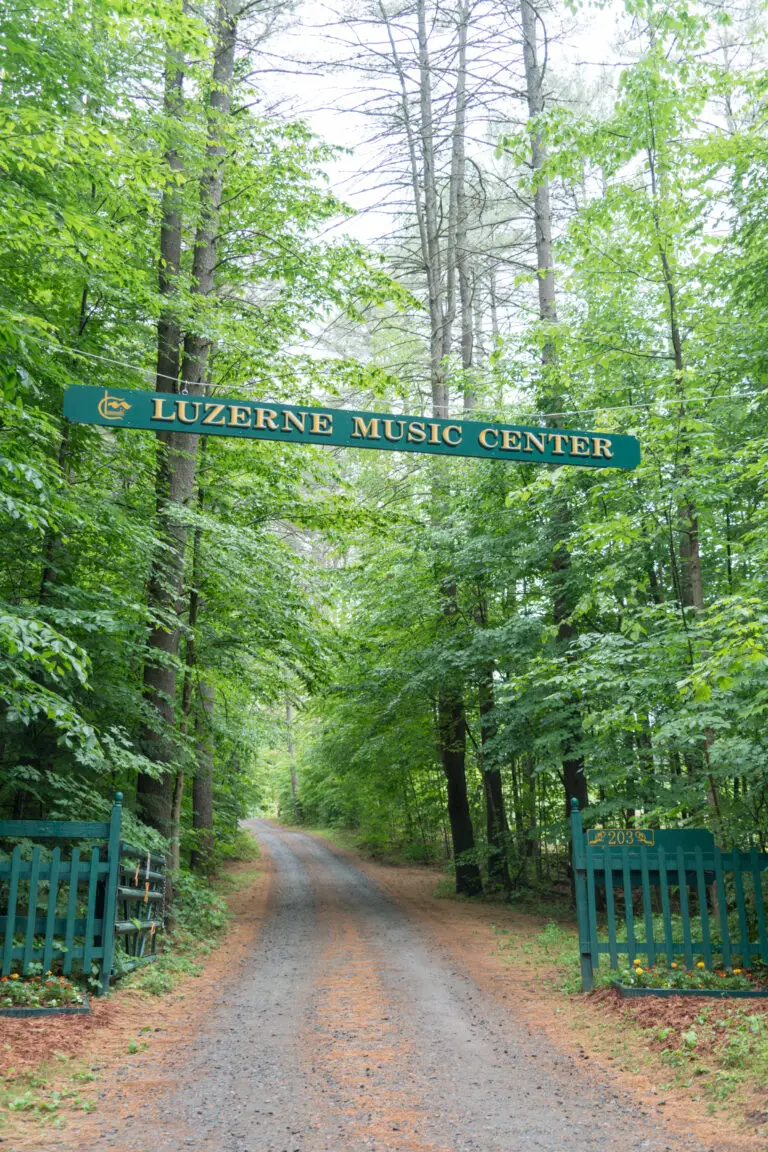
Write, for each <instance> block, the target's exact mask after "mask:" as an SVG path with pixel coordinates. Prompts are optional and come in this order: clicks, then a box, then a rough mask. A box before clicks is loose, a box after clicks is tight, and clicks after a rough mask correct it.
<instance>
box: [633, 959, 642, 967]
mask: <svg viewBox="0 0 768 1152" xmlns="http://www.w3.org/2000/svg"><path fill="white" fill-rule="evenodd" d="M632 963H633V964H634V966H635V968H637V966H638V964H639V963H640V961H639V960H633V961H632Z"/></svg>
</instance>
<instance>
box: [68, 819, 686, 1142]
mask: <svg viewBox="0 0 768 1152" xmlns="http://www.w3.org/2000/svg"><path fill="white" fill-rule="evenodd" d="M251 827H252V829H253V831H254V832H255V834H256V835H257V836H258V838H259V840H260V841H261V843H262V845H263V847H264V848H265V849H266V851H267V852H268V853H269V855H270V856H271V859H272V864H273V868H274V880H273V884H272V889H271V896H270V912H269V916H268V918H267V920H266V923H265V925H264V927H263V929H262V931H261V932H260V934H259V938H258V941H257V944H256V947H255V950H254V952H253V954H252V955H251V956H250V957H249V959H248V961H247V963H246V964H245V965H244V966H243V969H242V973H241V974H233V975H232V977H231V978H229V979H227V980H226V981H223V987H224V988H225V989H226V991H225V993H224V998H223V1000H222V1001H221V1002H220V1004H219V1005H218V1006H217V1007H216V1009H215V1010H214V1011H213V1012H212V1013H210V1014H209V1016H208V1017H207V1019H206V1021H205V1024H204V1026H203V1029H202V1031H199V1032H194V1033H191V1034H190V1036H189V1041H188V1043H187V1045H186V1047H185V1048H184V1049H183V1050H182V1051H180V1052H178V1053H177V1054H176V1057H175V1061H174V1063H175V1067H174V1074H175V1078H174V1082H173V1086H172V1088H169V1087H168V1086H165V1085H158V1092H157V1098H156V1099H154V1100H153V1101H152V1105H151V1106H150V1107H142V1108H140V1110H139V1111H138V1113H137V1114H133V1115H131V1114H130V1113H129V1114H128V1116H127V1117H126V1116H123V1117H121V1120H120V1121H119V1124H118V1127H113V1126H112V1124H111V1123H110V1120H109V1118H108V1117H107V1116H104V1117H103V1119H102V1123H101V1124H100V1129H101V1131H100V1134H99V1138H98V1140H97V1142H96V1144H95V1145H94V1144H93V1143H91V1144H90V1147H91V1148H93V1147H94V1146H95V1147H98V1148H103V1149H119V1150H120V1152H181V1150H183V1149H194V1150H196V1152H208V1150H209V1149H216V1150H217V1152H368V1150H371V1152H385V1150H386V1152H474V1150H477V1152H532V1150H535V1149H548V1150H552V1152H565V1150H566V1149H567V1150H568V1152H586V1150H587V1149H595V1150H597V1149H600V1150H601V1152H604V1150H605V1149H606V1148H611V1149H614V1150H615V1152H640V1150H643V1152H662V1150H668V1152H703V1146H702V1145H701V1144H697V1143H695V1142H688V1141H685V1140H681V1139H679V1138H674V1137H672V1136H670V1135H669V1134H668V1133H667V1132H665V1131H664V1130H662V1128H661V1127H660V1126H659V1125H660V1121H659V1120H658V1119H656V1117H654V1116H650V1115H649V1114H647V1113H646V1112H645V1110H643V1109H641V1108H639V1107H638V1106H637V1105H635V1104H633V1103H631V1102H629V1101H628V1099H627V1098H623V1097H618V1096H617V1095H616V1093H615V1091H614V1090H613V1089H611V1088H610V1087H609V1086H608V1085H607V1084H606V1083H604V1082H601V1080H600V1078H599V1076H598V1075H595V1074H593V1072H592V1070H591V1068H590V1067H589V1066H588V1065H585V1064H584V1062H582V1061H578V1060H574V1059H572V1058H571V1057H569V1056H565V1055H563V1054H562V1053H561V1052H558V1051H557V1050H556V1049H555V1048H553V1046H552V1045H551V1044H550V1043H549V1041H547V1040H546V1039H544V1038H543V1037H542V1036H540V1035H536V1034H533V1035H531V1034H530V1032H529V1030H528V1028H527V1027H526V1026H525V1025H524V1024H523V1023H522V1022H520V1021H517V1020H516V1019H515V1017H514V1015H513V1009H506V1008H504V1007H503V1006H500V1005H499V1004H498V1003H496V1002H493V1001H490V1000H486V999H484V997H483V995H482V994H481V993H480V991H479V989H478V987H477V986H476V985H475V984H474V983H473V982H472V981H471V980H470V979H468V978H467V977H466V976H463V975H461V974H459V973H458V972H456V971H455V970H453V967H452V964H451V962H450V959H449V958H448V957H447V956H446V954H445V953H444V952H441V951H440V950H438V949H436V948H434V947H433V946H432V945H431V944H430V941H429V938H428V937H427V936H426V935H424V934H422V931H421V929H420V928H419V927H418V925H417V924H415V923H414V922H412V920H411V919H409V917H408V915H407V914H406V913H404V912H403V911H402V910H401V909H400V908H399V907H398V905H397V904H395V903H394V902H392V901H391V900H390V899H389V898H388V897H387V896H386V895H385V894H384V893H383V892H382V891H381V890H380V889H379V888H377V887H376V886H375V884H373V883H372V882H371V881H370V880H369V879H368V878H367V877H366V876H364V875H363V873H362V872H360V871H359V870H358V869H357V868H355V867H354V865H353V864H352V863H350V862H349V861H348V860H347V859H345V858H342V857H340V856H338V855H336V854H335V853H333V852H332V851H331V850H330V849H328V848H327V847H326V846H325V845H324V844H322V843H321V842H319V841H318V840H316V839H315V838H313V837H311V836H308V835H304V834H301V833H296V832H287V831H282V830H278V829H275V828H273V827H271V826H270V825H269V824H266V823H264V822H262V821H253V822H252V823H251ZM77 1152H79V1149H78V1150H77Z"/></svg>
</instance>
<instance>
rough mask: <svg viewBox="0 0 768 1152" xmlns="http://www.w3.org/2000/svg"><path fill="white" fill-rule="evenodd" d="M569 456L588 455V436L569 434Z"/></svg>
mask: <svg viewBox="0 0 768 1152" xmlns="http://www.w3.org/2000/svg"><path fill="white" fill-rule="evenodd" d="M571 456H589V436H571Z"/></svg>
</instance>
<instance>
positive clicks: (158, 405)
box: [152, 396, 176, 424]
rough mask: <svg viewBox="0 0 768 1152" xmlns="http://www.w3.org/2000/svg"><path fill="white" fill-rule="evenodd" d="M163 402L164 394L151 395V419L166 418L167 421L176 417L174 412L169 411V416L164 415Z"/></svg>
mask: <svg viewBox="0 0 768 1152" xmlns="http://www.w3.org/2000/svg"><path fill="white" fill-rule="evenodd" d="M163 404H165V397H164V396H153V397H152V419H153V420H167V421H168V423H169V424H170V422H171V421H172V420H175V419H176V413H175V412H171V414H170V416H166V415H165V413H164V412H163Z"/></svg>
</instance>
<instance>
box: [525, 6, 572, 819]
mask: <svg viewBox="0 0 768 1152" xmlns="http://www.w3.org/2000/svg"><path fill="white" fill-rule="evenodd" d="M520 15H521V17H522V25H523V61H524V64H525V83H526V93H527V97H528V116H529V121H530V122H532V130H531V168H532V171H533V179H534V196H533V206H534V230H535V236H536V268H537V288H538V298H539V319H540V320H541V321H542V322H543V323H545V324H549V325H555V324H556V323H557V297H556V291H555V266H554V261H553V258H552V206H551V203H550V197H549V180H548V179H547V178H546V176H544V175H542V173H543V171H544V167H545V164H546V158H547V155H546V148H545V145H544V142H543V140H542V137H541V132H540V131H539V130H538V127H537V125H536V119H537V117H539V116H540V115H541V114H542V112H543V111H544V90H543V81H544V69H543V67H542V65H540V63H539V59H538V43H537V34H536V21H537V19H538V16H537V13H536V9H535V8H534V7H533V5H532V4H531V3H530V0H520ZM554 358H555V345H554V341H553V340H552V339H551V338H550V337H549V336H547V337H545V340H544V343H543V346H542V353H541V362H542V368H543V370H544V397H543V400H544V404H545V407H546V408H547V409H548V410H553V409H557V408H559V407H560V403H561V401H560V397H559V395H558V392H559V389H553V387H552V377H551V374H548V373H547V368H548V367H549V366H551V365H552V364H553V362H554ZM556 424H557V420H556V419H555V420H554V424H553V425H552V426H556ZM551 526H552V534H553V553H552V566H551V570H552V576H553V589H554V597H553V616H554V622H555V625H556V627H557V639H558V644H559V645H560V647H561V648H562V649H563V650H564V651H565V652H567V650H568V647H569V645H570V642H571V640H572V638H573V634H574V630H573V627H572V625H571V624H570V622H569V618H570V600H571V596H570V594H569V587H568V585H569V576H570V569H571V554H570V550H569V549H568V545H567V540H568V536H569V532H570V511H569V509H568V505H567V503H566V502H565V500H564V499H562V497H557V496H556V497H555V506H554V508H553V512H552V518H551ZM566 658H567V657H566ZM581 729H582V725H581V713H580V711H579V708H578V704H577V703H575V702H574V703H573V705H572V709H571V716H570V717H569V721H568V729H567V732H566V735H565V737H564V740H563V760H562V765H563V787H564V790H565V814H566V817H567V816H568V815H569V814H570V810H571V800H574V799H575V800H577V801H578V803H579V808H580V809H584V808H586V807H587V804H588V792H587V778H586V773H585V764H584V757H583V756H582V755H581V753H580V751H579V747H580V744H581Z"/></svg>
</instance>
